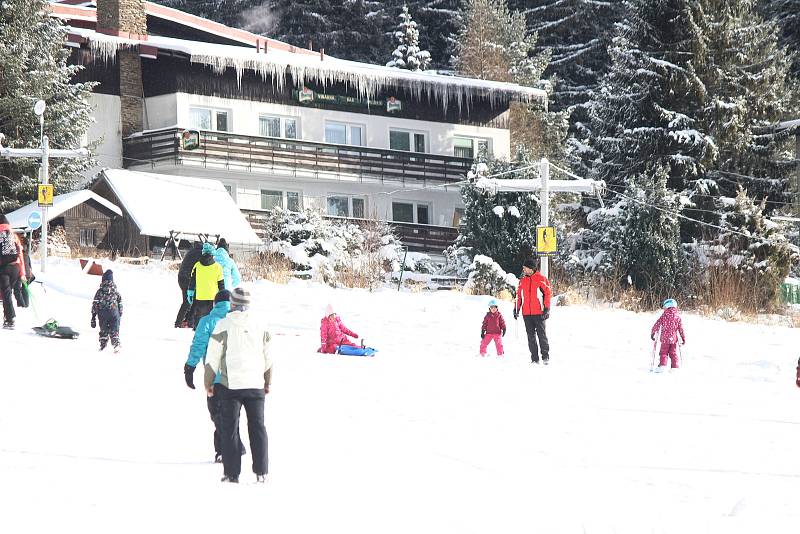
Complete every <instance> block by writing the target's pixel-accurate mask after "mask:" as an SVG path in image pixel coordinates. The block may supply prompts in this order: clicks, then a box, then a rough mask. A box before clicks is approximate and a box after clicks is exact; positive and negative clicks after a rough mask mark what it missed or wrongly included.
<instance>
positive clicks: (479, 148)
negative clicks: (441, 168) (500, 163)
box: [453, 137, 490, 159]
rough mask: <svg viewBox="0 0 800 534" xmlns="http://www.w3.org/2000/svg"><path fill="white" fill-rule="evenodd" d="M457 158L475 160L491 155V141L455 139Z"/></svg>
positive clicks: (469, 138)
mask: <svg viewBox="0 0 800 534" xmlns="http://www.w3.org/2000/svg"><path fill="white" fill-rule="evenodd" d="M453 146H454V148H455V156H456V157H458V158H469V159H474V158H476V157H478V156H480V155H489V154H490V152H489V140H488V139H478V138H472V137H456V138H454V139H453Z"/></svg>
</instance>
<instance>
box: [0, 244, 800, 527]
mask: <svg viewBox="0 0 800 534" xmlns="http://www.w3.org/2000/svg"><path fill="white" fill-rule="evenodd" d="M111 266H112V267H113V268H114V270H115V278H116V281H117V284H118V286H119V288H120V291H121V292H122V295H123V299H124V304H125V312H124V316H123V318H122V332H121V338H122V343H123V347H124V348H123V352H122V353H121V354H119V355H114V354H112V353H110V352H103V353H100V352H98V350H97V339H96V335H97V331H96V330H91V329H90V328H89V326H88V323H89V318H90V314H89V308H90V300H91V296H92V295H93V293H94V291H95V289H96V287H97V285H98V283H99V278H98V277H91V276H87V275H84V274H82V273H81V272H80V270H79V268H78V266H77V261H74V262H67V261H64V260H62V261H57V262H55V263H52V264H51V267H50V269H49V272H48V273H47V275H46V276H44V275H43V276H42V278H43V279H45V280H46V285H45V287H46V293H45V292H43V290H42V287H41V286H40V285H38V284H36V285H35V287H34V291H35V292H36V297H37V300H38V308H39V315H40V317H39V318H38V319H37V318H36V316H35V314H34V311H33V310H32V309H27V310H22V311H21V312H20V313H19V317H18V323H17V324H18V326H17V329H16V330H15V331H0V361H1V362H2V369H3V374H4V376H3V381H2V387H0V524H2V527H0V531H2V532H8V533H15V534H16V533H23V532H24V533H28V532H30V533H33V532H36V533H38V532H52V531H53V530H54V529H58V531H59V532H92V533H94V532H98V533H99V532H104V533H105V532H114V533H117V532H179V531H180V532H190V531H191V532H209V533H211V532H237V531H240V532H257V531H263V532H272V533H323V532H324V533H348V534H356V533H403V534H408V533H471V532H474V533H534V532H536V533H538V532H541V533H561V532H564V533H612V532H613V533H636V534H641V533H651V532H652V533H662V532H669V533H673V532H674V533H679V532H680V533H688V532H708V533H721V532H725V533H729V532H751V533H753V532H770V533H774V532H797V529H798V527H797V522H798V516H800V513H798V505H797V498H796V495H797V488H798V485H800V454H798V447H800V390H798V389H797V388H796V387H795V385H794V367H795V364H796V361H797V357H798V352H800V351H798V350H797V347H798V334H797V331H796V330H794V329H790V328H787V327H776V326H773V327H767V326H757V325H749V324H743V323H725V322H722V321H714V320H706V319H703V318H699V317H696V316H692V315H684V322H685V326H686V331H687V336H688V341H689V344H688V345H687V347H686V358H685V365H684V368H683V369H682V370H681V371H680V372H678V373H671V374H664V375H658V374H653V373H649V372H648V370H649V367H650V353H649V350H650V346H651V345H650V341H649V329H650V326H651V325H652V322H653V321H654V319H655V317H656V315H655V314H635V313H629V312H625V311H619V310H612V309H597V308H594V309H592V308H588V307H564V308H556V309H555V310H554V311H553V313H552V318H551V320H550V321H549V323H548V327H549V334H550V339H551V345H552V362H553V363H552V365H550V366H549V367H547V368H545V367H534V366H532V365H531V364H530V363H529V361H528V356H527V353H526V350H525V343H524V341H523V339H524V332H523V330H522V328H521V326H522V325H521V324H520V325H519V326H520V331H519V334H517V331H516V325H515V324H514V321H513V319H512V317H511V307H510V304H507V303H504V304H503V305H502V308H501V311H502V312H503V313H504V315H505V317H506V320H507V321H508V323H509V332H508V334H507V335H506V337H505V343H506V346H507V355H506V357H505V358H502V359H498V358H495V357H494V356H492V357H491V358H485V359H481V358H478V357H476V354H477V351H478V342H479V339H478V336H476V335H475V334H478V333H479V330H480V323H481V319H482V317H483V314H484V313H485V311H486V307H485V305H486V302H487V301H488V298H485V297H469V296H465V295H462V294H453V293H447V292H438V293H433V292H431V293H397V292H396V291H391V290H388V289H387V290H383V291H379V292H376V293H371V294H370V293H368V292H365V291H358V290H332V289H330V288H327V287H325V286H321V285H318V284H311V283H307V282H296V283H292V284H289V285H286V286H281V285H274V284H269V283H258V284H253V285H252V286H251V288H252V289H253V290H254V292H255V306H254V307H255V308H257V309H258V311H259V312H260V313H261V314H262V316H263V318H264V323H265V324H266V325H268V326H269V329H270V330H271V331H272V332H273V333H274V334H275V336H274V342H273V347H272V350H273V354H274V359H275V372H274V379H273V387H272V391H271V393H270V395H269V396H268V401H267V430H268V432H269V437H270V442H269V445H270V449H269V453H270V454H269V455H270V480H269V481H268V483H267V484H266V485H256V484H254V483H252V482H253V481H254V475H253V474H252V473H251V472H250V469H249V468H250V459H249V456H247V457H245V460H244V462H243V473H242V481H243V482H245V483H244V484H240V485H238V486H236V485H230V484H222V483H220V482H219V479H220V477H221V475H222V473H221V466H219V465H215V464H213V463H211V460H212V458H213V453H214V450H213V445H212V442H211V433H212V425H211V421H210V420H209V418H208V414H207V411H206V407H205V398H204V396H203V392H202V390H201V389H197V390H190V389H188V388H187V387H186V386H185V384H184V381H183V372H182V367H183V363H184V361H185V359H186V354H187V350H188V345H189V342H190V338H191V335H192V333H191V331H188V330H176V329H174V328H172V323H173V320H174V315H175V312H176V311H177V306H178V303H179V290H178V287H177V283H176V279H175V273H174V272H165V271H161V270H160V269H158V268H152V267H151V268H138V267H127V266H123V265H111ZM327 302H332V303H333V305H334V306H335V307H336V308H338V311H339V312H340V314H341V316H342V317H343V319H344V323H345V324H346V325H347V326H348V327H349V328H351V329H353V330H354V331H356V332H358V333H359V334H360V335H361V336H363V337H365V338H366V340H367V342H368V344H370V345H373V346H376V347H378V348H379V349H380V352H379V353H378V355H377V356H376V357H375V358H358V357H345V356H322V355H319V354H317V353H316V352H315V350H316V348H317V346H318V328H319V319H320V317H321V315H322V310H323V308H324V306H325V304H326V303H327ZM47 316H54V317H56V318H58V319H59V321H60V322H61V323H62V324H68V325H71V326H73V327H76V328H77V329H79V330H81V332H82V336H81V337H80V339H78V340H76V341H66V340H56V339H46V338H41V337H37V336H34V335H32V334H31V333H30V327H31V326H33V325H34V324H36V323H37V322H38V321H39V320H41V321H42V322H43V321H44V319H46V318H47ZM490 350H492V349H491V348H490ZM195 378H196V381H198V382H199V381H200V380H201V373H200V371H198V372H197V374H196V377H195ZM243 424H244V423H243ZM244 434H246V431H244V430H243V435H244ZM245 443H246V441H245ZM176 529H180V530H176Z"/></svg>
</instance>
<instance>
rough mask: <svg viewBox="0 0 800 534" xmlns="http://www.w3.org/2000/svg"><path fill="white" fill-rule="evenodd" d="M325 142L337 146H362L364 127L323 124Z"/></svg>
mask: <svg viewBox="0 0 800 534" xmlns="http://www.w3.org/2000/svg"><path fill="white" fill-rule="evenodd" d="M325 142H326V143H334V144H337V145H353V146H363V144H364V127H363V126H361V125H360V124H345V123H343V122H327V123H325Z"/></svg>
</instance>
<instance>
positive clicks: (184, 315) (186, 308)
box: [175, 241, 203, 328]
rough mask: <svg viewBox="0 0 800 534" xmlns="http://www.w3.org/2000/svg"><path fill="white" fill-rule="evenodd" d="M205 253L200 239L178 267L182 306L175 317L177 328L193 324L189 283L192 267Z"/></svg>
mask: <svg viewBox="0 0 800 534" xmlns="http://www.w3.org/2000/svg"><path fill="white" fill-rule="evenodd" d="M202 254H203V244H202V243H201V242H200V241H197V242H195V244H194V246H193V247H192V248H191V250H189V251H188V252H187V253H186V256H184V257H183V261H182V262H181V267H180V269H178V285H179V286H180V288H181V298H182V299H183V302H181V308H180V309H179V310H178V316H177V317H175V328H187V327H191V326H193V325H191V324H189V321H191V317H192V313H190V312H191V311H192V303H191V302H189V299H188V296H187V294H186V292H187V291H188V290H189V283H190V282H191V280H192V268H193V267H194V264H195V263H197V262H198V261H200V256H202Z"/></svg>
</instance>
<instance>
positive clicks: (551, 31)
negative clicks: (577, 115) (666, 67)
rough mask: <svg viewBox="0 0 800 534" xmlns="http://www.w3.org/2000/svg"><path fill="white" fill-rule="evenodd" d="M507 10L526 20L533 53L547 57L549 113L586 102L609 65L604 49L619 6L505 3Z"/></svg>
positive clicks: (528, 0)
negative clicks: (551, 86)
mask: <svg viewBox="0 0 800 534" xmlns="http://www.w3.org/2000/svg"><path fill="white" fill-rule="evenodd" d="M508 5H509V8H510V9H516V10H518V11H519V12H520V13H521V14H522V15H524V16H525V18H526V20H527V24H528V31H529V32H531V33H536V34H538V35H539V41H538V43H537V49H538V50H544V49H547V50H550V51H551V53H552V57H551V59H550V63H549V64H548V66H547V70H546V71H545V73H544V76H545V77H548V78H549V77H551V76H552V77H553V79H554V85H555V88H554V90H553V100H552V109H553V110H554V111H558V110H562V109H567V108H569V107H571V106H574V105H576V104H583V103H585V102H586V101H588V100H589V99H590V98H591V96H592V94H593V93H594V91H595V90H596V89H597V86H598V85H599V83H600V79H601V78H602V77H603V75H604V74H605V73H606V72H607V71H608V68H609V66H610V65H611V58H610V57H609V55H608V50H607V49H608V45H610V44H611V38H612V37H613V35H614V25H615V24H616V23H617V22H619V21H620V20H621V18H622V13H623V2H622V1H621V0H608V1H604V2H597V1H595V0H509V2H508Z"/></svg>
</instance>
